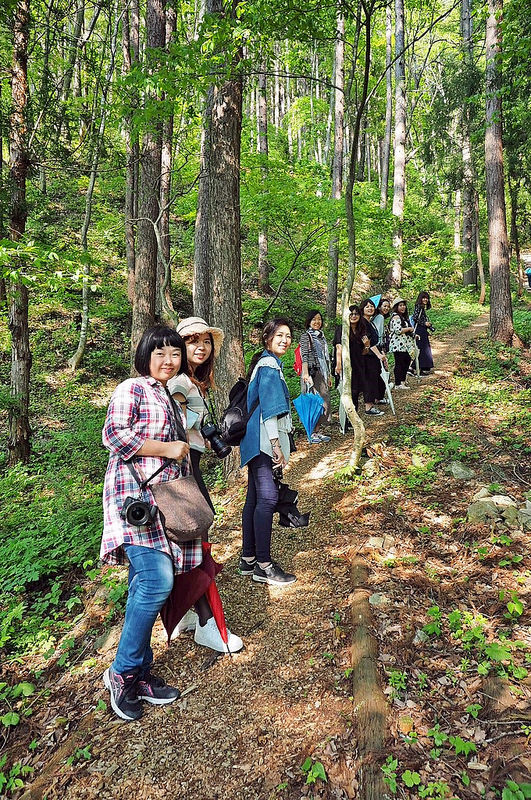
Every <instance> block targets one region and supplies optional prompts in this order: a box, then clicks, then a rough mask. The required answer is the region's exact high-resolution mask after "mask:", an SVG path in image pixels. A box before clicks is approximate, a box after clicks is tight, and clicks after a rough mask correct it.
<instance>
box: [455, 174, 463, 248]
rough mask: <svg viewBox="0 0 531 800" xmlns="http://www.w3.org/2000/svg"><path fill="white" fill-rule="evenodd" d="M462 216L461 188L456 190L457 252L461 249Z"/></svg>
mask: <svg viewBox="0 0 531 800" xmlns="http://www.w3.org/2000/svg"><path fill="white" fill-rule="evenodd" d="M461 217H462V203H461V189H456V190H455V196H454V250H455V251H456V263H457V258H458V256H457V254H458V253H459V252H460V251H461Z"/></svg>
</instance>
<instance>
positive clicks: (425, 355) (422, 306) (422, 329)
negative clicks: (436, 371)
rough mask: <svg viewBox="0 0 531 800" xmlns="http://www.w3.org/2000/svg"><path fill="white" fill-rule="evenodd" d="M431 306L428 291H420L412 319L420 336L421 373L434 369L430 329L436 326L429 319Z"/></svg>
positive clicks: (426, 373)
mask: <svg viewBox="0 0 531 800" xmlns="http://www.w3.org/2000/svg"><path fill="white" fill-rule="evenodd" d="M430 308H431V302H430V296H429V294H428V292H420V294H419V296H418V297H417V302H416V303H415V310H414V312H413V317H412V321H413V326H414V328H415V334H416V335H417V336H418V339H417V342H418V348H419V369H420V374H421V375H429V374H430V372H431V371H432V369H433V356H432V352H431V345H430V337H429V335H428V331H434V330H435V328H434V327H433V325H432V324H431V322H430V320H429V319H428V314H427V312H428V311H429V309H430Z"/></svg>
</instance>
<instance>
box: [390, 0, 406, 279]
mask: <svg viewBox="0 0 531 800" xmlns="http://www.w3.org/2000/svg"><path fill="white" fill-rule="evenodd" d="M404 46H405V35H404V0H395V58H396V61H395V168H394V188H393V218H394V231H393V247H394V251H395V252H394V258H393V266H392V267H391V270H390V271H389V275H388V282H389V284H390V286H396V287H399V286H400V285H401V283H402V255H403V254H402V251H403V224H404V202H405V196H406V61H405V52H404Z"/></svg>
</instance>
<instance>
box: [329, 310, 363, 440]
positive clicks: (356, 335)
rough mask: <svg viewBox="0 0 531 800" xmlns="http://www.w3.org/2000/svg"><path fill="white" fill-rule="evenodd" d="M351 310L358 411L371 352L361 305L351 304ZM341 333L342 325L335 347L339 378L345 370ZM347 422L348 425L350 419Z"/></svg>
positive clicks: (354, 398)
mask: <svg viewBox="0 0 531 800" xmlns="http://www.w3.org/2000/svg"><path fill="white" fill-rule="evenodd" d="M349 312H350V314H349V323H350V325H349V336H348V342H349V352H350V366H351V378H350V388H351V392H352V402H353V403H354V408H355V409H356V411H357V410H358V400H359V396H360V392H363V361H364V358H365V356H366V354H367V353H368V352H369V348H370V339H369V337H368V336H367V333H366V329H365V322H364V321H363V319H362V316H361V312H360V307H359V306H356V305H353V306H349ZM341 333H342V330H341V325H338V326H337V328H336V333H335V336H334V349H335V362H336V367H335V372H336V376H337V377H338V378H339V379H340V378H341V375H342V371H343V350H342V345H341ZM346 424H347V425H348V420H347V422H346Z"/></svg>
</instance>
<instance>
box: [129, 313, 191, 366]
mask: <svg viewBox="0 0 531 800" xmlns="http://www.w3.org/2000/svg"><path fill="white" fill-rule="evenodd" d="M159 347H176V348H178V349H179V350H180V351H181V366H180V368H179V372H188V360H187V358H186V345H185V343H184V339H183V338H182V336H180V334H178V333H177V331H176V330H175V328H170V327H169V326H168V325H153V326H152V327H151V328H147V330H145V331H144V333H143V334H142V338H141V339H140V341H139V343H138V346H137V348H136V352H135V369H136V371H137V372H138V374H139V375H144V376H146V375H149V364H150V361H151V354H152V353H153V351H154V350H157V349H158V348H159Z"/></svg>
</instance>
